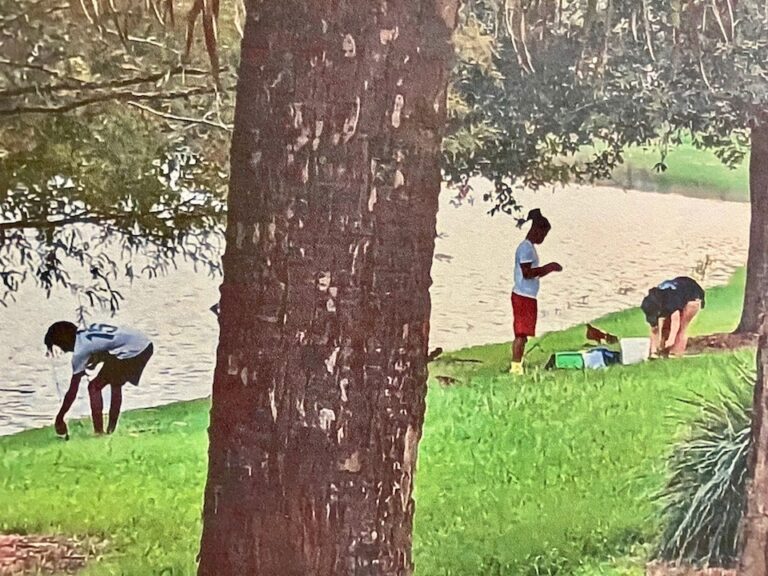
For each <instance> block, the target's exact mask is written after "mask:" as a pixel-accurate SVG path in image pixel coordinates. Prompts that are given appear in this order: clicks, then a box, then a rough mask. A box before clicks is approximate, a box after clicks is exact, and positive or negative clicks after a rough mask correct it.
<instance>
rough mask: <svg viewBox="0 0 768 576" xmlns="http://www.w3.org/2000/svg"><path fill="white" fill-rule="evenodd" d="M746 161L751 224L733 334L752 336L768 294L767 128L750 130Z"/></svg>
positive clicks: (763, 126)
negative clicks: (741, 297)
mask: <svg viewBox="0 0 768 576" xmlns="http://www.w3.org/2000/svg"><path fill="white" fill-rule="evenodd" d="M751 144H752V146H751V151H750V158H749V195H750V206H751V212H752V214H751V218H752V219H751V223H750V227H749V255H748V258H747V284H746V287H745V289H744V306H743V308H742V312H741V320H740V321H739V326H738V328H736V332H739V333H751V334H755V333H757V331H758V328H759V325H760V320H759V318H760V314H761V313H762V311H763V298H764V296H765V294H766V291H768V250H767V249H766V248H768V243H767V242H768V125H766V124H763V125H761V126H757V127H754V128H753V129H752V136H751Z"/></svg>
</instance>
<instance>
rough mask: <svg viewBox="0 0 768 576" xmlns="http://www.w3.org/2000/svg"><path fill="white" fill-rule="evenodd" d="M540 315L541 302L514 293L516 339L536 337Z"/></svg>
mask: <svg viewBox="0 0 768 576" xmlns="http://www.w3.org/2000/svg"><path fill="white" fill-rule="evenodd" d="M538 315H539V302H538V300H536V298H529V297H528V296H520V295H519V294H515V293H514V292H513V293H512V316H513V318H514V324H515V338H519V337H528V336H536V318H537V316H538Z"/></svg>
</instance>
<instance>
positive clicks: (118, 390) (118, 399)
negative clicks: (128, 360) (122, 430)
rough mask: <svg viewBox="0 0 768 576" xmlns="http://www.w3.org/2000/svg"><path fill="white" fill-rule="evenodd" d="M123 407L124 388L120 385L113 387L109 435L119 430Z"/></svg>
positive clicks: (108, 426)
mask: <svg viewBox="0 0 768 576" xmlns="http://www.w3.org/2000/svg"><path fill="white" fill-rule="evenodd" d="M122 405H123V387H122V386H120V385H118V384H113V385H112V399H111V401H110V403H109V424H108V425H107V434H112V432H114V431H115V428H117V420H118V418H120V407H121V406H122Z"/></svg>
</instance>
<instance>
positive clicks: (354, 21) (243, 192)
mask: <svg viewBox="0 0 768 576" xmlns="http://www.w3.org/2000/svg"><path fill="white" fill-rule="evenodd" d="M457 11H458V0H411V1H405V0H365V1H364V0H342V1H339V0H301V1H299V0H249V1H248V2H247V12H248V18H247V23H246V28H245V34H244V38H243V42H242V55H241V64H240V73H239V82H238V89H237V105H236V115H235V132H234V135H233V142H232V154H231V159H232V160H231V161H232V171H231V181H230V195H229V216H228V218H229V220H228V223H227V248H226V252H225V255H224V281H223V284H222V287H221V304H220V316H219V320H220V337H219V338H220V339H219V347H218V354H217V366H216V372H215V377H214V384H213V406H212V411H211V425H210V429H209V438H210V447H209V472H208V482H207V486H206V491H205V505H204V512H203V519H204V526H203V535H202V541H201V551H200V559H199V562H200V563H199V574H200V575H201V576H213V575H216V576H226V575H232V576H245V575H263V576H274V575H290V576H293V575H295V576H299V575H301V576H330V575H334V576H339V575H360V576H363V575H374V574H375V575H406V574H410V573H411V572H412V560H411V528H412V519H413V511H414V502H413V498H412V487H413V475H414V469H415V464H416V454H417V445H418V441H419V438H420V436H421V430H422V423H423V418H424V408H425V403H424V402H425V393H426V378H427V364H426V357H427V349H428V336H429V316H430V299H429V287H430V284H431V278H430V269H431V264H432V255H433V251H434V238H435V221H436V214H437V208H438V194H439V190H440V184H441V174H440V141H441V136H442V134H441V132H442V128H443V125H444V120H445V115H446V90H447V85H448V79H449V72H450V65H451V59H452V47H451V43H450V40H451V33H452V31H453V29H454V27H455V24H456V18H457Z"/></svg>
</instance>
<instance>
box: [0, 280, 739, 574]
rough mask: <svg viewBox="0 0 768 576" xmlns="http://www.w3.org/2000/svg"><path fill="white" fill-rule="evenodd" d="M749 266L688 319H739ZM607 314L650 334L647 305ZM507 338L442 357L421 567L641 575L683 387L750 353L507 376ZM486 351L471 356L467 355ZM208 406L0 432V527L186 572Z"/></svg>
mask: <svg viewBox="0 0 768 576" xmlns="http://www.w3.org/2000/svg"><path fill="white" fill-rule="evenodd" d="M743 282H744V277H743V274H740V275H738V276H737V277H736V278H735V279H734V281H733V282H732V284H731V285H729V286H727V287H723V288H720V289H713V290H710V291H709V292H708V296H707V307H706V309H705V310H704V311H703V312H702V314H701V316H700V317H699V318H697V319H696V321H695V323H694V330H695V332H699V333H705V332H715V331H723V330H728V329H730V328H732V327H733V326H734V325H735V323H736V320H737V318H738V312H739V308H740V305H741V290H742V288H743ZM597 324H598V325H599V326H601V327H604V328H606V329H608V330H610V331H613V332H616V333H619V334H621V335H636V334H644V333H645V327H644V326H643V323H642V317H641V315H640V313H639V312H638V311H636V310H631V311H627V312H622V313H619V314H613V315H610V316H608V317H606V318H604V319H600V321H598V322H597ZM583 343H584V342H583V327H580V328H575V329H573V330H566V331H564V332H559V333H555V334H550V335H547V336H545V337H543V338H542V339H540V340H539V341H538V342H537V343H534V344H538V345H537V346H536V348H535V349H533V350H532V352H531V355H530V360H531V361H532V363H534V364H537V363H538V364H540V363H541V362H543V361H544V360H545V359H546V358H547V356H548V355H549V354H550V353H551V351H553V350H562V349H572V348H578V347H579V346H581V345H582V344H583ZM508 354H509V346H508V344H500V345H489V346H482V347H477V348H471V349H468V350H463V351H460V352H457V353H452V354H446V355H445V357H444V358H442V359H441V360H440V361H438V362H436V363H435V364H433V368H432V375H433V376H435V375H449V376H452V377H454V378H457V379H459V381H460V382H461V383H460V384H457V385H455V386H450V387H442V386H440V385H438V384H437V383H436V382H435V381H434V379H432V380H431V381H430V389H429V395H428V399H427V400H428V409H427V419H426V424H425V430H424V437H423V440H422V442H421V445H420V456H419V469H418V475H417V479H416V491H415V495H416V499H417V513H416V522H415V544H414V552H415V561H416V566H417V576H448V575H453V576H481V575H482V576H493V575H505V576H507V575H514V574H536V573H541V574H546V573H554V571H555V570H556V569H560V574H563V575H565V574H568V575H570V574H576V575H577V576H597V575H604V576H639V575H640V574H642V565H643V562H644V555H645V553H646V552H645V551H646V547H647V542H649V541H650V540H651V539H653V538H654V537H655V536H656V535H657V533H658V526H657V522H656V520H655V519H654V516H653V515H652V512H653V505H652V504H651V501H650V495H651V494H653V493H654V492H656V491H657V490H658V489H659V488H660V487H661V486H662V484H663V478H664V473H665V456H666V455H667V454H668V452H669V449H670V443H671V441H672V440H673V439H674V438H676V437H677V435H678V434H679V433H680V432H682V431H681V430H680V426H679V424H677V423H676V420H675V419H673V418H671V417H670V416H671V415H673V414H675V415H679V414H681V413H683V414H684V413H685V412H681V411H684V410H685V408H684V407H683V406H682V404H680V403H679V402H677V401H676V399H677V398H679V397H685V396H688V395H691V394H692V393H693V392H699V393H702V394H704V395H709V394H713V393H714V391H715V390H717V389H718V387H719V386H720V385H721V383H722V382H723V381H724V380H725V379H727V378H729V377H731V374H733V373H734V365H735V363H736V362H738V361H750V359H751V358H752V357H753V353H752V352H750V351H743V352H739V353H736V354H720V355H708V356H701V357H694V358H687V359H682V360H669V361H658V362H652V363H646V364H644V365H641V366H635V367H615V368H611V369H609V370H606V371H595V372H588V373H582V372H539V371H536V370H533V371H532V374H531V375H529V376H527V377H526V378H524V379H519V378H513V377H511V376H509V375H508V374H506V373H505V372H506V369H507V368H508V365H509V357H508ZM461 358H464V359H468V358H470V359H476V360H480V361H481V362H480V363H461V362H457V361H456V360H457V359H461ZM207 420H208V402H206V401H198V402H190V403H183V404H176V405H173V406H169V407H165V408H158V409H153V410H143V411H137V412H133V413H128V414H126V415H125V416H124V419H123V421H122V422H121V427H120V429H119V431H118V433H117V434H116V435H115V436H113V437H109V438H92V437H90V436H89V431H88V426H89V423H88V422H85V423H82V422H81V423H75V424H74V425H73V426H71V430H70V431H71V435H72V440H71V441H70V442H66V443H65V442H62V441H59V440H57V439H55V438H54V437H53V433H52V431H51V430H50V429H44V430H34V431H28V432H23V433H20V434H17V435H14V436H10V437H4V438H0V479H1V480H0V531H2V532H37V533H39V532H46V533H50V532H56V533H63V534H76V535H88V536H95V537H99V538H102V539H105V540H108V544H107V548H106V552H105V555H104V557H103V559H102V560H101V561H100V562H97V563H93V564H91V566H89V567H88V568H87V569H86V570H85V571H84V572H83V574H85V575H107V574H110V575H111V574H126V575H145V574H146V575H149V574H165V575H180V574H193V573H194V567H195V562H194V558H195V554H196V552H197V545H198V540H199V531H200V509H201V504H202V489H203V485H204V480H205V465H206V444H207V441H206V426H207Z"/></svg>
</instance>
